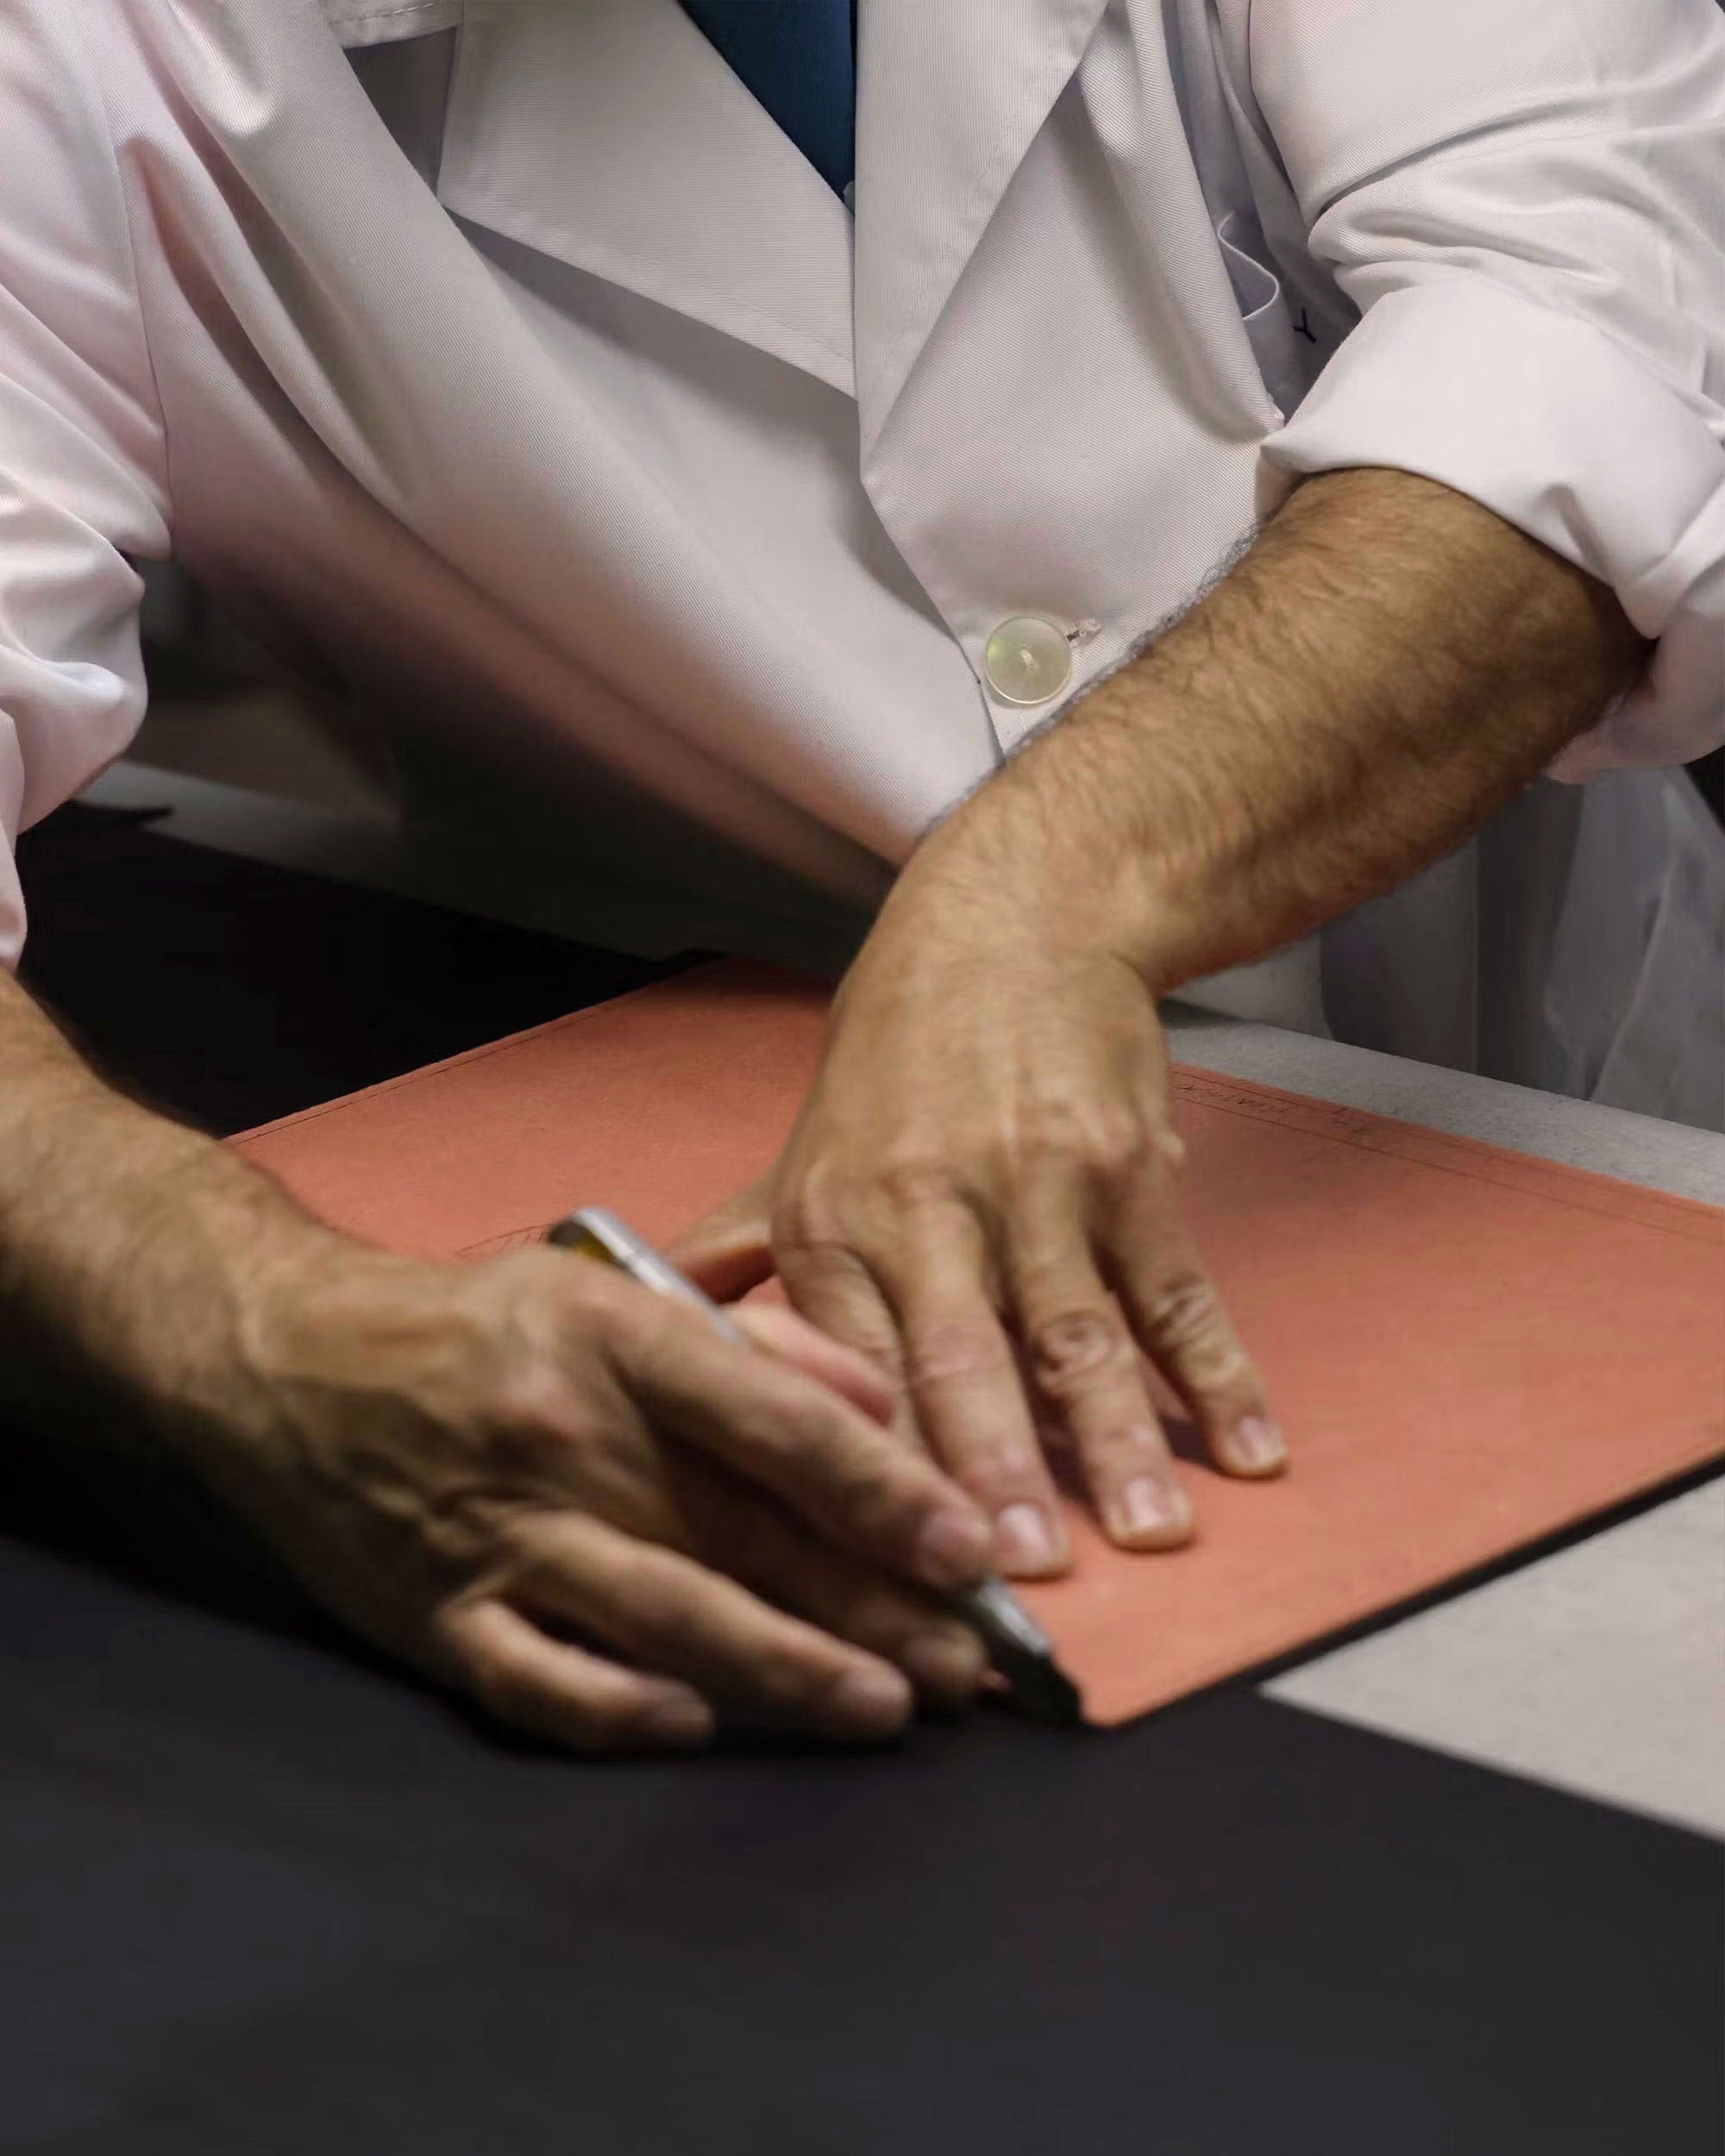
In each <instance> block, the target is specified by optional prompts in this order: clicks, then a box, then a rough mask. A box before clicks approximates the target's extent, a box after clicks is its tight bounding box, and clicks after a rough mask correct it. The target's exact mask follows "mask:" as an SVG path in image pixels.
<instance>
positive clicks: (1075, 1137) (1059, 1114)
mask: <svg viewBox="0 0 1725 2156" xmlns="http://www.w3.org/2000/svg"><path fill="white" fill-rule="evenodd" d="M1016 1150H1017V1151H1018V1154H1019V1158H1020V1159H1021V1160H1022V1161H1023V1162H1024V1163H1025V1164H1026V1166H1029V1167H1033V1168H1065V1169H1071V1168H1075V1167H1076V1168H1078V1169H1088V1170H1089V1171H1090V1172H1092V1173H1100V1174H1101V1175H1107V1176H1113V1175H1126V1174H1127V1173H1129V1172H1130V1171H1131V1170H1132V1169H1136V1168H1139V1167H1142V1166H1144V1165H1145V1163H1147V1162H1148V1161H1149V1160H1150V1159H1151V1157H1152V1156H1153V1153H1154V1150H1155V1148H1154V1144H1153V1141H1152V1139H1151V1133H1150V1131H1149V1129H1148V1128H1147V1126H1146V1125H1145V1121H1144V1119H1143V1117H1142V1116H1140V1115H1139V1114H1138V1113H1137V1112H1135V1111H1134V1110H1133V1109H1132V1108H1131V1107H1128V1106H1111V1105H1108V1104H1107V1103H1101V1102H1092V1103H1089V1104H1088V1105H1087V1106H1085V1107H1083V1108H1082V1110H1081V1109H1079V1108H1077V1107H1073V1108H1070V1109H1054V1108H1044V1109H1043V1110H1042V1111H1041V1112H1040V1113H1039V1114H1038V1116H1037V1117H1036V1119H1034V1121H1033V1122H1032V1124H1031V1125H1029V1126H1028V1127H1027V1128H1026V1130H1025V1131H1023V1132H1022V1134H1021V1135H1020V1138H1019V1144H1018V1146H1017V1148H1016Z"/></svg>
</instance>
